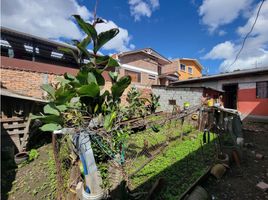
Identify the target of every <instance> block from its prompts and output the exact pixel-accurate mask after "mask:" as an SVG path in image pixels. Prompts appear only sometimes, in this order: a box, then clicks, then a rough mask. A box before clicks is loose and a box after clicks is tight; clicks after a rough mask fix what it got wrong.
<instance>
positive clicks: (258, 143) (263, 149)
mask: <svg viewBox="0 0 268 200" xmlns="http://www.w3.org/2000/svg"><path fill="white" fill-rule="evenodd" d="M243 129H244V137H245V143H252V144H253V146H252V147H247V148H245V149H244V151H243V159H242V160H241V167H238V166H236V164H234V163H233V164H232V165H231V167H230V169H229V170H228V171H227V173H226V174H225V176H224V177H223V178H222V179H220V180H216V179H215V178H214V177H209V178H208V180H207V181H206V182H205V183H204V185H203V186H204V187H205V189H206V190H207V191H208V192H209V193H210V194H211V195H212V199H220V200H224V199H226V200H227V199H228V200H246V199H248V200H265V199H268V191H266V192H264V191H261V190H260V189H258V188H257V187H256V185H257V183H259V182H260V181H264V182H265V183H268V124H264V123H254V124H253V123H245V124H243ZM256 153H261V154H263V155H264V159H262V160H260V159H257V158H256V157H255V154H256Z"/></svg>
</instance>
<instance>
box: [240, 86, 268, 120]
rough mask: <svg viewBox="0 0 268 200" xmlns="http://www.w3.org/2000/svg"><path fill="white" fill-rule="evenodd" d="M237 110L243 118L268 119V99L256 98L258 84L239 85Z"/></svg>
mask: <svg viewBox="0 0 268 200" xmlns="http://www.w3.org/2000/svg"><path fill="white" fill-rule="evenodd" d="M238 88H239V89H238V94H237V108H238V110H239V111H240V112H241V113H242V114H243V117H244V118H246V117H252V118H254V117H257V116H263V117H267V118H268V98H257V97H256V82H251V83H240V84H238Z"/></svg>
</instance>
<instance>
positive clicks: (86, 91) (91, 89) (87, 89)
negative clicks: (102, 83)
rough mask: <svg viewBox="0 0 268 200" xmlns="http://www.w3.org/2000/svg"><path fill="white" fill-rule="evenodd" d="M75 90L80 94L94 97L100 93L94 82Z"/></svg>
mask: <svg viewBox="0 0 268 200" xmlns="http://www.w3.org/2000/svg"><path fill="white" fill-rule="evenodd" d="M77 92H78V93H79V94H80V95H81V96H88V97H96V96H97V95H98V94H99V93H100V88H99V86H98V85H97V84H96V83H90V84H88V85H83V86H82V87H80V88H78V90H77Z"/></svg>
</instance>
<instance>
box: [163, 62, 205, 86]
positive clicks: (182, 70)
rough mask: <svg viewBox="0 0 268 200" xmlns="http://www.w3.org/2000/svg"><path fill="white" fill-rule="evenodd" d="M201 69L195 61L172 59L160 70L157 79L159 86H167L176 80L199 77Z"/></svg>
mask: <svg viewBox="0 0 268 200" xmlns="http://www.w3.org/2000/svg"><path fill="white" fill-rule="evenodd" d="M202 69H203V67H202V65H201V64H200V63H199V62H198V60H196V59H191V58H178V59H174V60H172V61H171V63H170V64H166V65H165V66H164V67H163V68H162V74H161V75H160V77H159V79H160V85H169V84H171V83H172V82H174V81H177V80H186V79H191V78H197V77H201V76H202ZM176 78H177V79H176Z"/></svg>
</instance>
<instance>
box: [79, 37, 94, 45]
mask: <svg viewBox="0 0 268 200" xmlns="http://www.w3.org/2000/svg"><path fill="white" fill-rule="evenodd" d="M90 42H91V37H90V36H87V37H85V38H84V39H83V40H82V41H81V42H80V43H79V44H77V46H79V47H83V48H87V46H88V45H89V43H90Z"/></svg>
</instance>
